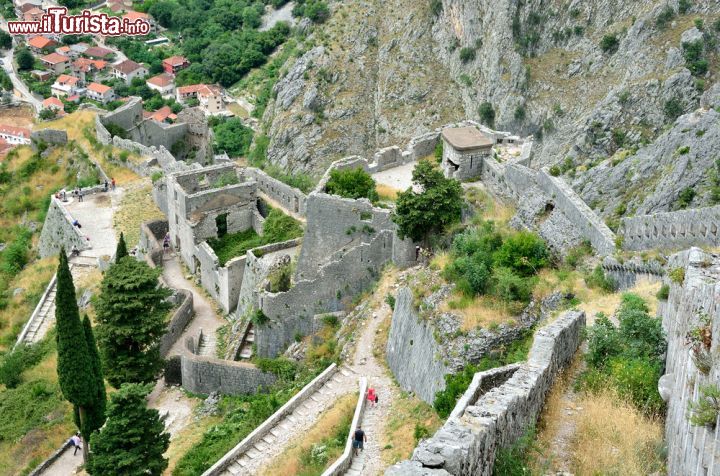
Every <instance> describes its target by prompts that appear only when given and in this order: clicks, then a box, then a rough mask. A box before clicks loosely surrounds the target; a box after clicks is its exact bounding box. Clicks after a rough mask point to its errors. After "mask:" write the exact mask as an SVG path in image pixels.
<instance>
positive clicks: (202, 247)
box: [195, 242, 245, 314]
mask: <svg viewBox="0 0 720 476" xmlns="http://www.w3.org/2000/svg"><path fill="white" fill-rule="evenodd" d="M195 257H196V258H197V259H198V260H199V261H200V282H201V284H202V286H203V288H205V290H206V291H207V292H208V294H210V296H212V297H213V299H215V301H216V302H217V303H218V304H219V305H220V307H221V308H222V310H223V311H224V312H225V313H228V314H229V313H230V312H232V311H233V310H235V308H236V307H237V300H238V294H239V293H240V289H241V286H242V282H243V275H244V271H245V256H238V257H236V258H233V259H231V260H230V261H228V262H227V263H225V266H220V265H219V260H218V257H217V256H216V255H215V252H214V251H213V249H212V248H210V245H208V244H207V242H202V243H200V244H199V245H197V247H196V250H195Z"/></svg>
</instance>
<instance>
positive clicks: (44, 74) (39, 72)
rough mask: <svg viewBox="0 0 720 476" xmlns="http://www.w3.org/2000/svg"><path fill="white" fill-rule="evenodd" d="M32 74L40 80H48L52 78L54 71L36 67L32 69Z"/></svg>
mask: <svg viewBox="0 0 720 476" xmlns="http://www.w3.org/2000/svg"><path fill="white" fill-rule="evenodd" d="M30 75H31V76H32V77H33V78H35V79H37V80H38V81H47V80H48V79H50V78H52V75H53V73H52V71H45V70H44V69H34V70H32V71H30Z"/></svg>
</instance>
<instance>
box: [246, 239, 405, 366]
mask: <svg viewBox="0 0 720 476" xmlns="http://www.w3.org/2000/svg"><path fill="white" fill-rule="evenodd" d="M306 237H307V235H306ZM304 239H307V238H304ZM392 240H393V235H392V233H391V232H389V231H380V232H376V233H374V234H373V239H372V241H370V242H369V243H362V244H357V245H355V246H353V247H352V248H349V249H348V250H347V251H340V252H338V253H336V254H335V255H333V256H331V257H330V259H329V260H324V261H325V262H326V264H324V265H323V266H321V267H320V268H319V270H318V273H317V274H316V275H314V278H313V279H310V280H308V279H302V278H300V279H299V280H297V281H296V282H295V285H294V286H293V287H292V288H290V290H288V291H286V292H283V293H270V292H267V291H262V292H260V293H259V294H258V297H257V299H258V302H257V305H256V308H257V309H261V310H262V311H263V313H264V314H265V315H266V316H267V317H268V319H269V321H268V322H267V323H265V324H263V325H260V326H257V327H256V328H255V333H256V335H255V344H256V347H257V353H258V355H260V356H261V357H275V356H277V355H278V354H279V353H281V352H283V351H284V350H285V348H286V347H287V346H288V345H289V344H290V343H291V342H293V341H294V339H295V336H296V335H297V334H300V335H308V334H311V333H313V332H315V331H316V329H315V328H314V325H315V324H314V320H313V316H315V315H316V314H321V313H325V312H336V311H340V310H342V309H343V308H344V307H345V305H346V304H347V303H348V302H350V300H351V299H352V298H353V297H354V296H356V295H357V294H358V293H360V292H362V291H364V290H365V289H367V288H368V287H369V286H370V285H371V284H372V283H373V282H375V281H376V280H377V278H378V276H379V275H380V270H381V268H382V266H383V265H384V264H385V263H387V262H388V261H389V260H390V258H391V253H392ZM306 246H307V245H306V242H305V241H303V247H302V249H303V250H304V249H305V247H306Z"/></svg>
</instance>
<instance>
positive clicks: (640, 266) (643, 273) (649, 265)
mask: <svg viewBox="0 0 720 476" xmlns="http://www.w3.org/2000/svg"><path fill="white" fill-rule="evenodd" d="M602 268H603V270H604V271H605V274H606V275H607V276H609V277H611V278H612V279H613V280H614V281H615V282H616V283H617V286H618V289H619V290H621V289H629V288H632V287H633V286H635V283H637V282H638V281H639V280H645V281H650V282H657V281H660V280H661V279H662V277H663V275H664V274H665V271H664V270H663V267H662V265H661V264H660V263H658V262H657V261H649V262H643V261H641V260H640V259H633V260H630V261H625V262H622V263H621V262H620V261H618V260H617V259H615V258H614V257H612V256H606V257H605V259H604V260H603V262H602Z"/></svg>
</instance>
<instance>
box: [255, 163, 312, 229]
mask: <svg viewBox="0 0 720 476" xmlns="http://www.w3.org/2000/svg"><path fill="white" fill-rule="evenodd" d="M245 174H246V175H247V177H248V178H252V179H254V180H255V181H256V182H257V187H258V190H260V191H261V192H263V193H264V194H265V195H267V196H268V197H270V198H271V199H273V200H275V201H276V202H278V203H279V204H280V205H281V206H282V207H283V208H285V209H286V210H289V211H291V212H293V213H297V214H298V215H300V216H303V217H304V216H305V209H306V201H307V195H305V194H304V193H303V192H302V191H301V190H299V189H297V188H294V187H291V186H290V185H287V184H286V183H283V182H281V181H280V180H278V179H276V178H273V177H271V176H269V175H268V174H267V173H265V172H263V171H262V170H260V169H256V168H254V167H248V168H247V169H245Z"/></svg>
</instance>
